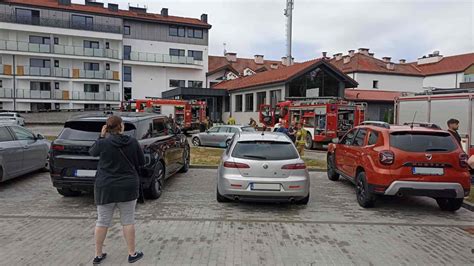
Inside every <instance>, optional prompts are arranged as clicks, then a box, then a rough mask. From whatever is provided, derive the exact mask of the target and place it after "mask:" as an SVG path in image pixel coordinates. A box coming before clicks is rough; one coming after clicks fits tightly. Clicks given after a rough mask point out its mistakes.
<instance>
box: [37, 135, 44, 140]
mask: <svg viewBox="0 0 474 266" xmlns="http://www.w3.org/2000/svg"><path fill="white" fill-rule="evenodd" d="M36 139H44V137H43V135H41V134H38V135H36Z"/></svg>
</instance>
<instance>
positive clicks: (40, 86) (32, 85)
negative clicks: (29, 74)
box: [30, 81, 51, 91]
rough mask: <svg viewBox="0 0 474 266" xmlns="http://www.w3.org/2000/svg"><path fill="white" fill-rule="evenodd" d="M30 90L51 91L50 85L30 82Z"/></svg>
mask: <svg viewBox="0 0 474 266" xmlns="http://www.w3.org/2000/svg"><path fill="white" fill-rule="evenodd" d="M30 90H32V91H51V83H49V82H39V81H31V82H30Z"/></svg>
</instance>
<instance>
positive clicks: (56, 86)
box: [54, 82, 59, 90]
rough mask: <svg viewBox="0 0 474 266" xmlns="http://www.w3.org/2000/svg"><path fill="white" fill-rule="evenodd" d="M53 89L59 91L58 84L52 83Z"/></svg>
mask: <svg viewBox="0 0 474 266" xmlns="http://www.w3.org/2000/svg"><path fill="white" fill-rule="evenodd" d="M54 89H55V90H59V82H54Z"/></svg>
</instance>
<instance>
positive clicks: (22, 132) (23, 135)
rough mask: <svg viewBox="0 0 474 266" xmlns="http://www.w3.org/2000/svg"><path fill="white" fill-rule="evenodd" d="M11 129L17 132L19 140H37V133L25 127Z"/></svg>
mask: <svg viewBox="0 0 474 266" xmlns="http://www.w3.org/2000/svg"><path fill="white" fill-rule="evenodd" d="M11 130H12V131H13V133H14V134H15V136H16V139H17V140H35V135H33V133H31V132H30V131H28V130H26V129H24V128H21V127H11Z"/></svg>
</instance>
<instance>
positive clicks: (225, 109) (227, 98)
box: [224, 96, 230, 112]
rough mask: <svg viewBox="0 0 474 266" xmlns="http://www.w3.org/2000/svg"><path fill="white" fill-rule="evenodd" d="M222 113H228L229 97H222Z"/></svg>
mask: <svg viewBox="0 0 474 266" xmlns="http://www.w3.org/2000/svg"><path fill="white" fill-rule="evenodd" d="M224 112H230V96H225V97H224Z"/></svg>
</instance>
